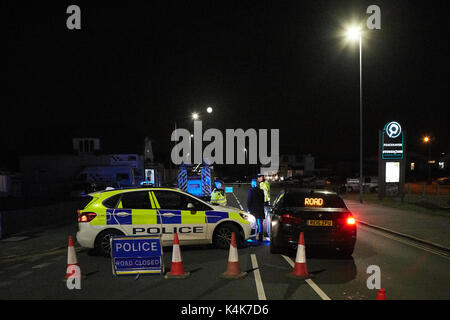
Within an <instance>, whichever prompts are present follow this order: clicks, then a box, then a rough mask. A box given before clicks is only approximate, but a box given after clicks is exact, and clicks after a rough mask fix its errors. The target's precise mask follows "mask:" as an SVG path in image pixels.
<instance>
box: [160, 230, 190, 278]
mask: <svg viewBox="0 0 450 320" xmlns="http://www.w3.org/2000/svg"><path fill="white" fill-rule="evenodd" d="M189 275H190V273H189V272H184V267H183V260H182V259H181V252H180V241H179V240H178V234H177V233H176V232H175V234H174V239H173V249H172V266H171V267H170V272H169V273H167V274H166V275H165V276H164V278H166V279H186V278H187V277H189Z"/></svg>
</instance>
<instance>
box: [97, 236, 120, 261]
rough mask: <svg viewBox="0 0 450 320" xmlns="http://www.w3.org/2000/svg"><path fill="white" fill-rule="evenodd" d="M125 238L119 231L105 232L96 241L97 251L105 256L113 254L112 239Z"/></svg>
mask: <svg viewBox="0 0 450 320" xmlns="http://www.w3.org/2000/svg"><path fill="white" fill-rule="evenodd" d="M113 236H123V233H122V232H120V231H117V230H105V231H103V232H101V233H100V234H99V235H98V236H97V239H96V240H95V249H96V250H97V251H98V253H99V254H101V255H103V256H109V255H110V254H111V242H110V241H111V237H113Z"/></svg>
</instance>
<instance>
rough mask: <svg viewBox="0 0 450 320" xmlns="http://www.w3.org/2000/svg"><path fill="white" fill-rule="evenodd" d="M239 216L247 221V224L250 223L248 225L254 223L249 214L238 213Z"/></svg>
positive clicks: (253, 217) (252, 217) (254, 219)
mask: <svg viewBox="0 0 450 320" xmlns="http://www.w3.org/2000/svg"><path fill="white" fill-rule="evenodd" d="M239 214H240V216H241V217H242V219H244V220H247V221H248V222H250V224H253V223H255V222H256V218H255V216H254V215H252V214H250V213H239Z"/></svg>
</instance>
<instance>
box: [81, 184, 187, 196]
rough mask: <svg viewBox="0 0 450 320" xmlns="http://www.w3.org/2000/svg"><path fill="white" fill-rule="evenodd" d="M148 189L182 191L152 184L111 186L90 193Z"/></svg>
mask: <svg viewBox="0 0 450 320" xmlns="http://www.w3.org/2000/svg"><path fill="white" fill-rule="evenodd" d="M146 189H151V190H154V189H160V190H176V191H182V190H180V189H178V188H170V187H150V186H141V187H122V188H110V189H105V190H99V191H95V192H91V193H89V195H95V194H101V193H106V192H114V191H121V190H136V191H139V190H146Z"/></svg>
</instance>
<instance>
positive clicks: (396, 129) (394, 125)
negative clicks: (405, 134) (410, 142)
mask: <svg viewBox="0 0 450 320" xmlns="http://www.w3.org/2000/svg"><path fill="white" fill-rule="evenodd" d="M401 133H402V127H401V126H400V124H399V123H398V122H395V121H393V122H389V123H388V124H387V125H386V134H387V135H388V137H389V138H391V139H395V138H397V137H398V136H399V135H400V134H401Z"/></svg>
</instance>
